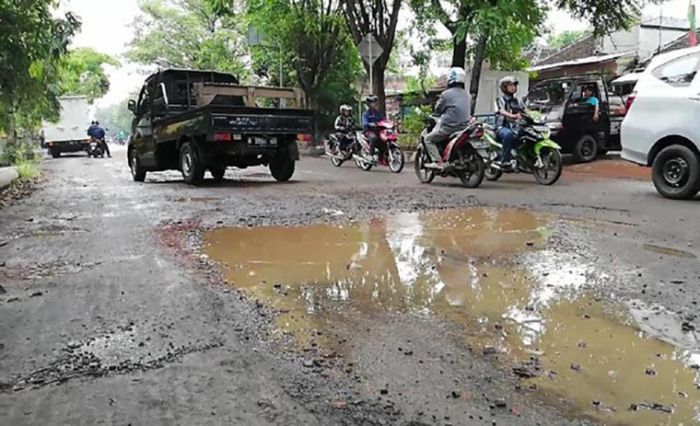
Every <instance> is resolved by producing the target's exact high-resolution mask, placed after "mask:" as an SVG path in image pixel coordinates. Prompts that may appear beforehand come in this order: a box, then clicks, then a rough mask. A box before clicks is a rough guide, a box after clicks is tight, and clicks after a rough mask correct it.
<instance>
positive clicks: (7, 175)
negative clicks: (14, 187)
mask: <svg viewBox="0 0 700 426" xmlns="http://www.w3.org/2000/svg"><path fill="white" fill-rule="evenodd" d="M18 178H19V173H17V170H16V169H15V168H14V167H0V189H5V188H7V187H8V186H10V185H11V184H12V182H14V181H15V179H18Z"/></svg>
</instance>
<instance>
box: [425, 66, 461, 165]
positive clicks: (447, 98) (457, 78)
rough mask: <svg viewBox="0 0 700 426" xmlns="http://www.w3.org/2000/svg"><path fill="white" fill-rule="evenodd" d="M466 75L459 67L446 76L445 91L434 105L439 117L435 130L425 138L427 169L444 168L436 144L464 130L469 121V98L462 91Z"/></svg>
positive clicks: (435, 112)
mask: <svg viewBox="0 0 700 426" xmlns="http://www.w3.org/2000/svg"><path fill="white" fill-rule="evenodd" d="M465 80H466V73H465V72H464V69H462V68H459V67H454V68H451V69H450V71H449V73H448V75H447V89H446V90H445V91H444V92H442V94H441V95H440V98H439V99H438V101H437V104H436V105H435V111H434V114H435V115H439V116H440V120H439V121H438V123H437V125H436V126H435V128H434V129H433V130H432V131H431V132H430V133H429V134H428V135H427V136H426V137H425V146H426V150H427V151H428V155H430V158H431V160H432V161H433V163H431V164H426V166H427V167H431V168H437V169H442V168H444V167H445V165H444V163H443V161H442V156H441V155H440V150H439V149H438V146H437V144H438V143H440V142H443V141H445V139H447V138H448V137H449V136H450V135H452V134H453V133H455V132H459V131H461V130H463V129H465V128H466V127H467V126H468V125H469V122H470V121H471V103H472V102H471V96H470V95H469V93H468V92H467V91H466V90H465V89H464V82H465Z"/></svg>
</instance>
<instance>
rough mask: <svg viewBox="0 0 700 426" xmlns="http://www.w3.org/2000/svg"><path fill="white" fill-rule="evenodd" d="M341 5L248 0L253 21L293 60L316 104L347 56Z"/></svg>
mask: <svg viewBox="0 0 700 426" xmlns="http://www.w3.org/2000/svg"><path fill="white" fill-rule="evenodd" d="M339 7H340V3H339V2H338V1H337V0H296V1H295V0H292V1H277V2H270V1H266V0H249V1H248V12H249V16H250V19H251V22H252V23H253V24H254V25H255V27H256V28H257V29H258V30H259V31H261V32H262V33H263V34H264V35H265V38H266V43H268V44H270V45H272V46H275V47H278V49H279V51H280V52H282V58H280V59H281V60H283V61H284V62H285V63H288V64H291V66H292V68H293V70H294V74H295V76H296V79H297V82H298V84H299V87H301V89H302V90H303V91H304V93H305V94H306V97H307V99H308V100H309V101H310V104H311V106H312V107H315V106H316V105H315V104H316V94H317V91H318V90H319V88H320V87H321V86H322V85H323V83H324V82H325V81H326V78H327V77H328V75H329V74H330V72H331V71H332V70H333V69H334V68H335V67H337V66H342V65H343V60H344V59H346V58H345V55H344V52H345V51H346V50H347V47H348V41H349V39H348V37H347V33H346V32H345V28H344V21H343V18H342V16H341V15H340V14H339ZM273 49H274V48H273Z"/></svg>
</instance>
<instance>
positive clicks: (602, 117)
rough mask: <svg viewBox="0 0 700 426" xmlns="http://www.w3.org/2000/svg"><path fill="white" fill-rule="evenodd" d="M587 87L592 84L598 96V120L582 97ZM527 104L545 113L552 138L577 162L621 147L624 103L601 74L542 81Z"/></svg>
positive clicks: (545, 119)
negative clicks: (611, 90) (610, 90)
mask: <svg viewBox="0 0 700 426" xmlns="http://www.w3.org/2000/svg"><path fill="white" fill-rule="evenodd" d="M584 87H591V88H592V89H593V96H595V97H596V98H598V101H599V108H600V112H599V119H598V121H594V120H593V119H592V117H593V109H594V107H593V106H592V105H590V104H589V103H587V102H586V100H585V99H584V98H583V96H582V92H583V88H584ZM527 107H528V108H529V109H532V110H536V111H539V112H540V113H541V114H542V116H543V119H544V121H545V122H546V123H547V126H548V127H549V128H550V130H551V131H552V139H554V140H555V141H556V142H557V143H558V144H559V145H560V146H561V147H562V151H563V152H564V153H568V154H573V155H574V158H575V160H576V161H577V162H582V163H585V162H589V161H593V160H594V159H595V158H596V156H597V155H604V154H605V153H607V152H608V151H609V150H619V149H621V147H620V125H621V123H622V120H623V118H624V114H625V110H624V105H623V102H622V100H621V99H620V98H619V97H618V96H615V95H614V94H612V93H610V92H609V91H608V88H607V85H606V83H605V81H604V80H603V78H602V77H600V76H596V75H589V76H577V77H564V78H558V79H551V80H544V81H541V82H539V83H537V84H536V85H534V86H533V87H532V88H531V89H530V92H529V93H528V97H527Z"/></svg>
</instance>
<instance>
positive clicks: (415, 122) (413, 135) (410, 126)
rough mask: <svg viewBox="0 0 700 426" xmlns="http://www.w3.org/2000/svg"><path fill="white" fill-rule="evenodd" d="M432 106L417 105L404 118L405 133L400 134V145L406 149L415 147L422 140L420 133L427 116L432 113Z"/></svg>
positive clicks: (403, 127)
mask: <svg viewBox="0 0 700 426" xmlns="http://www.w3.org/2000/svg"><path fill="white" fill-rule="evenodd" d="M431 111H432V109H431V108H430V106H421V107H416V108H415V109H414V110H412V111H411V112H410V113H409V114H407V115H406V117H404V119H403V125H402V129H403V133H401V134H400V135H399V145H401V147H402V148H406V149H415V148H417V147H418V143H419V141H420V134H421V133H422V132H423V128H424V127H425V117H427V116H428V115H430V112H431Z"/></svg>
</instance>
